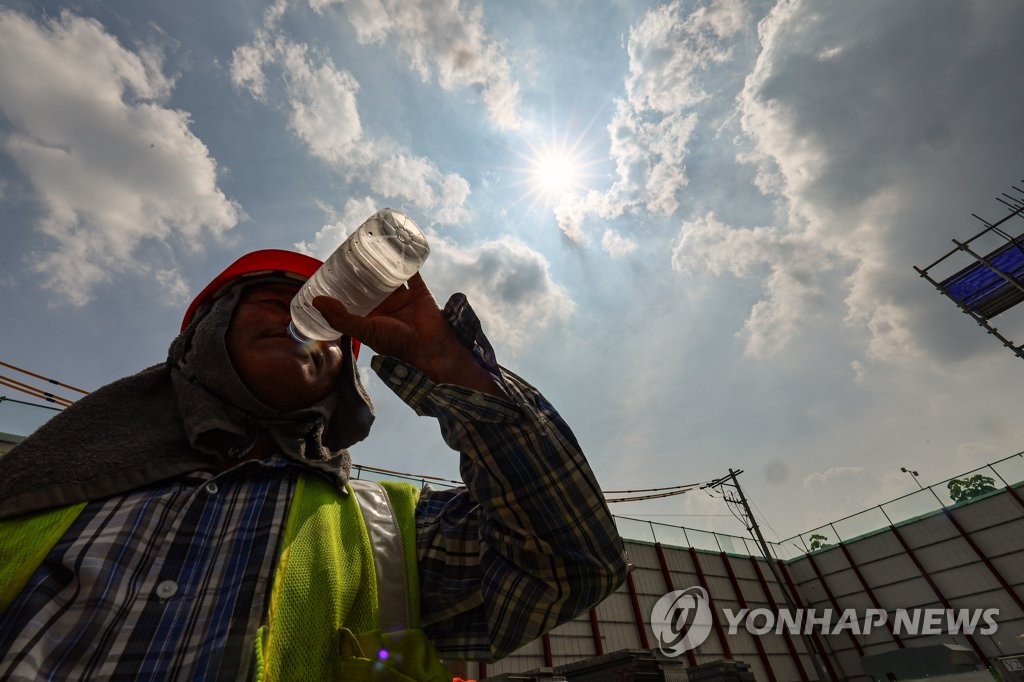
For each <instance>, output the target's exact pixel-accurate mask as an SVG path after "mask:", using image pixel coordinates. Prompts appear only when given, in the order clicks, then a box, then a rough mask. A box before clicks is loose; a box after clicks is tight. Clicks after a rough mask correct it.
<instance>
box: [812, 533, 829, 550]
mask: <svg viewBox="0 0 1024 682" xmlns="http://www.w3.org/2000/svg"><path fill="white" fill-rule="evenodd" d="M808 540H810V541H811V551H812V552H816V551H818V550H819V549H825V548H826V547H831V546H832V545H830V544H828V542H826V540H828V536H827V535H819V534H818V533H815V534H814V535H812V536H811V537H809V538H808Z"/></svg>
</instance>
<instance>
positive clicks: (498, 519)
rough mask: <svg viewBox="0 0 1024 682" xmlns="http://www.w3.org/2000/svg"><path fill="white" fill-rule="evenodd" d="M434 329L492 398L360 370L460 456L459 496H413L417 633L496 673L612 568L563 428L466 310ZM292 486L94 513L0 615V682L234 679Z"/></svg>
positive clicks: (282, 467)
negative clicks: (478, 371)
mask: <svg viewBox="0 0 1024 682" xmlns="http://www.w3.org/2000/svg"><path fill="white" fill-rule="evenodd" d="M445 314H446V316H447V317H448V320H449V322H450V323H451V325H452V328H453V329H454V330H455V331H456V334H457V335H458V336H459V338H460V340H461V341H462V342H463V343H464V344H466V345H467V346H468V347H470V348H473V349H474V352H476V353H477V355H478V357H479V358H480V360H481V362H482V363H483V364H484V365H485V366H486V367H487V368H488V369H489V370H490V371H491V372H492V375H493V376H494V377H495V378H496V379H497V381H498V382H499V384H500V385H501V387H502V388H503V389H504V391H505V393H506V396H507V397H506V398H501V397H495V396H490V395H486V394H483V393H480V392H477V391H472V390H469V389H465V388H461V387H458V386H452V385H443V384H433V383H432V382H431V381H430V380H429V379H427V377H426V376H425V375H424V374H423V373H421V372H420V371H419V370H417V369H416V368H414V367H412V366H410V365H407V364H405V363H402V362H400V361H399V360H396V359H394V358H389V357H382V356H377V357H375V358H374V359H373V362H372V366H373V369H374V371H376V372H377V374H378V376H380V378H381V379H382V380H383V381H384V383H385V384H386V385H388V386H389V387H390V388H391V389H392V390H393V391H395V393H396V394H397V395H398V396H399V397H400V398H402V399H403V400H404V401H405V402H406V403H407V404H409V405H410V406H411V407H412V408H413V409H414V410H415V411H416V412H417V413H418V414H420V415H426V416H432V417H435V418H437V419H438V420H439V422H440V426H441V432H442V436H443V437H444V439H445V442H446V443H448V444H449V445H450V446H451V447H452V448H454V449H456V450H458V451H459V452H460V453H461V472H462V477H463V480H464V481H465V483H466V488H457V489H453V490H432V489H430V488H429V487H428V488H425V489H424V491H423V493H422V495H421V498H420V503H419V505H418V507H417V510H416V539H417V552H418V557H419V569H420V591H421V611H422V621H423V627H424V629H425V630H426V632H427V634H428V635H429V636H430V637H431V639H432V640H433V641H434V643H435V645H436V646H437V649H438V651H439V653H440V654H441V656H442V657H447V658H473V659H480V660H493V659H496V658H500V657H501V656H504V655H505V654H507V653H509V652H511V651H513V650H514V649H516V648H518V647H519V646H521V645H523V644H525V643H526V642H528V641H531V640H532V639H534V638H536V637H538V636H539V635H540V634H542V633H543V632H546V631H548V630H550V629H551V628H552V627H554V626H555V625H557V624H558V623H561V622H564V621H566V620H569V619H571V618H573V617H575V616H576V615H577V614H578V613H580V612H581V611H583V610H585V609H586V608H588V607H590V606H592V605H594V604H596V603H597V602H599V601H601V600H602V599H603V598H604V597H605V596H607V595H608V594H610V593H611V592H612V591H614V590H615V588H617V587H618V585H619V584H620V583H621V582H622V580H623V579H624V577H625V569H626V563H625V560H624V558H623V550H622V542H621V540H620V538H619V536H618V533H617V531H616V529H615V525H614V523H613V521H612V517H611V514H610V513H609V511H608V508H607V506H606V505H605V503H604V499H603V496H602V494H601V492H600V489H599V487H598V484H597V482H596V480H595V479H594V476H593V473H592V472H591V470H590V467H589V465H588V464H587V462H586V460H585V459H584V457H583V454H582V453H581V452H580V449H579V446H578V444H577V442H576V439H575V438H574V437H573V435H572V433H571V431H570V430H569V428H568V426H566V424H565V423H564V422H563V421H562V420H561V418H560V417H559V416H558V413H557V412H555V410H554V408H553V407H552V406H551V405H550V404H549V403H548V402H547V401H546V400H545V399H544V398H543V396H541V395H540V393H538V392H537V391H536V390H535V389H534V388H533V387H531V386H530V385H529V384H527V383H526V382H524V381H523V380H522V379H520V378H518V377H516V376H515V375H514V374H512V373H511V372H508V371H506V370H504V369H502V368H499V367H498V365H497V363H496V361H495V358H494V353H493V351H492V350H491V347H490V345H489V343H488V342H487V340H486V338H484V336H483V334H482V333H481V331H480V324H479V321H478V320H477V318H476V315H475V314H474V313H473V311H472V309H471V308H470V307H469V305H468V303H467V302H466V301H465V298H464V297H462V296H461V295H456V296H454V297H452V299H451V300H450V301H449V302H448V305H447V306H446V307H445ZM300 473H301V467H300V465H297V464H295V463H294V462H291V461H289V460H286V459H284V458H282V457H274V458H271V459H270V460H268V461H264V462H255V461H250V462H245V463H242V464H239V465H238V466H236V467H234V468H232V469H229V470H228V471H224V472H219V473H212V472H195V473H194V474H191V475H189V476H185V477H179V478H177V479H174V480H171V481H164V482H160V483H157V484H154V485H151V486H148V487H146V488H143V489H139V490H136V491H134V492H132V493H129V494H126V495H122V496H118V497H114V498H110V499H105V500H99V501H96V502H93V503H90V504H89V505H88V506H87V507H86V508H85V510H84V511H83V512H82V514H81V515H80V516H79V517H78V519H76V521H75V522H74V524H73V525H72V527H71V528H70V529H69V530H68V532H67V533H65V535H64V537H63V538H62V539H61V540H60V541H59V542H58V543H57V545H55V546H54V548H53V549H52V550H51V551H50V553H49V555H48V556H47V557H46V559H45V560H44V561H43V564H42V565H41V566H40V568H39V569H38V570H37V571H36V573H35V575H34V576H33V577H32V579H31V581H30V583H29V584H28V585H27V587H26V588H25V589H24V590H23V591H22V593H21V594H20V595H19V597H18V598H17V599H16V600H15V601H14V603H13V604H12V605H11V606H10V607H9V608H8V609H7V611H5V612H4V613H3V614H0V679H5V680H6V679H12V680H43V679H46V680H52V679H59V680H68V679H83V680H84V679H110V680H114V679H124V680H146V679H154V680H156V679H160V680H163V679H188V680H198V679H248V678H249V677H250V676H251V674H252V670H251V667H252V662H253V661H252V659H253V651H254V646H255V644H254V634H255V631H256V629H257V628H258V627H259V625H260V624H261V623H262V621H263V618H264V612H265V608H266V599H267V593H268V588H269V584H270V581H271V578H272V576H273V568H274V562H275V560H276V556H277V545H278V540H279V539H280V534H281V530H282V526H283V522H284V519H285V517H286V514H287V509H288V504H289V501H290V500H291V496H292V493H293V491H294V486H295V481H296V479H297V477H298V476H299V474H300Z"/></svg>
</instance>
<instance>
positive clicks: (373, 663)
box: [0, 474, 451, 682]
mask: <svg viewBox="0 0 1024 682" xmlns="http://www.w3.org/2000/svg"><path fill="white" fill-rule="evenodd" d="M349 486H350V493H349V494H348V495H341V494H340V493H339V492H338V490H337V488H336V487H334V486H333V485H331V483H329V482H328V481H327V480H325V479H323V478H322V477H319V476H315V475H311V474H303V475H302V476H300V478H299V481H298V483H297V485H296V489H295V494H294V496H293V498H292V501H291V505H290V508H289V511H288V518H287V520H286V522H285V528H284V532H283V535H282V538H281V544H280V547H281V551H280V556H279V558H278V563H277V566H276V568H275V571H274V576H273V584H272V585H271V591H270V599H269V607H268V609H267V612H266V614H265V615H264V624H263V626H262V627H260V628H259V630H258V631H257V636H256V642H255V656H256V668H255V679H256V680H258V681H260V682H285V681H289V680H345V681H347V682H410V681H415V682H442V681H443V682H449V681H450V680H451V675H450V673H448V671H447V670H446V669H445V668H444V666H443V665H442V664H441V662H440V660H439V659H438V657H437V654H436V652H435V650H434V647H433V645H432V644H431V643H430V641H429V640H428V639H427V637H426V635H425V634H424V633H423V631H422V630H420V629H419V615H420V614H419V603H420V594H419V573H418V569H417V562H416V538H415V533H416V526H415V524H416V518H415V509H416V502H417V500H418V498H419V490H418V489H417V488H416V487H415V486H412V485H409V484H406V483H391V482H385V483H371V482H368V481H352V482H350V484H349ZM84 507H85V504H84V503H82V504H77V505H72V506H69V507H62V508H57V509H51V510H46V511H43V512H33V513H32V514H27V515H24V516H20V517H15V518H11V519H6V520H4V521H0V612H2V611H3V610H5V609H6V608H7V607H8V606H9V605H10V604H11V602H12V601H13V600H14V599H15V598H16V597H17V595H18V593H19V592H20V591H21V590H22V589H23V588H24V586H25V584H27V582H28V581H29V579H30V578H31V577H32V574H33V573H34V572H35V570H36V569H37V568H38V566H39V565H40V564H41V563H42V561H43V559H44V558H45V557H46V555H47V553H49V551H50V550H51V549H52V548H53V546H54V545H55V544H56V543H57V542H58V541H59V540H60V538H61V536H62V535H63V534H64V532H65V531H66V530H67V529H68V527H69V526H70V525H71V524H72V523H73V522H74V520H75V518H77V517H78V515H79V514H80V513H81V511H82V509H83V508H84Z"/></svg>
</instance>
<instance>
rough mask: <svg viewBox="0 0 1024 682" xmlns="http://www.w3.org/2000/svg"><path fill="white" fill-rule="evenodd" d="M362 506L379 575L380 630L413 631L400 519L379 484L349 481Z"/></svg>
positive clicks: (361, 510) (378, 605)
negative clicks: (399, 525)
mask: <svg viewBox="0 0 1024 682" xmlns="http://www.w3.org/2000/svg"><path fill="white" fill-rule="evenodd" d="M349 485H350V486H352V492H353V493H355V496H356V500H357V501H358V503H359V511H360V512H362V515H363V523H364V524H366V531H367V533H368V534H369V535H370V545H371V546H372V547H373V563H374V568H375V569H376V573H377V608H378V623H379V626H378V627H379V628H380V629H381V630H383V631H384V632H392V631H395V630H405V629H408V628H411V627H412V626H413V624H412V617H411V616H410V614H409V576H408V575H407V574H406V563H405V546H404V545H403V543H402V532H401V530H400V529H399V527H398V519H397V518H396V517H395V512H394V510H393V509H392V508H391V501H390V500H389V499H388V495H387V492H385V490H384V488H383V487H381V485H380V484H379V483H374V482H372V481H349Z"/></svg>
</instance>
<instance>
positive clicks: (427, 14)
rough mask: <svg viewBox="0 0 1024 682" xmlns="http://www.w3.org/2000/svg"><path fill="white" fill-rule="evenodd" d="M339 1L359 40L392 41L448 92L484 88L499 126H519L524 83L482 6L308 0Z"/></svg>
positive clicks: (423, 0)
mask: <svg viewBox="0 0 1024 682" xmlns="http://www.w3.org/2000/svg"><path fill="white" fill-rule="evenodd" d="M339 2H341V3H342V4H343V5H344V7H345V10H346V12H347V14H348V19H349V21H350V22H352V26H353V28H355V31H356V39H357V40H358V41H359V42H360V43H363V44H368V43H383V42H385V41H389V40H390V42H391V44H392V45H393V46H394V48H395V50H397V51H398V53H399V54H401V55H402V56H404V57H405V58H407V59H408V60H409V64H410V66H411V67H412V69H413V70H415V71H416V72H417V73H418V74H419V75H420V77H421V78H423V80H428V79H429V78H431V77H432V76H433V75H435V74H436V76H437V81H438V84H439V85H440V86H441V87H442V88H443V89H444V90H446V91H452V90H455V89H457V88H472V89H475V90H479V91H480V97H481V98H482V99H483V102H484V106H485V107H486V108H487V111H488V113H489V115H490V118H491V121H492V122H493V123H494V124H495V125H496V126H498V127H499V128H502V129H515V128H518V127H519V125H520V124H521V119H520V114H519V84H518V83H517V82H516V81H515V79H513V78H512V72H511V67H510V66H509V63H508V59H507V58H506V57H505V55H504V53H503V50H502V46H501V45H500V44H499V43H498V42H497V41H495V40H494V38H492V37H491V36H490V35H488V34H487V31H486V29H485V28H484V17H483V6H482V5H479V4H473V3H462V2H460V0H450V1H449V2H442V3H438V2H432V1H430V0H345V1H344V2H342V0H309V4H310V6H311V7H312V8H313V9H314V10H315V11H317V12H323V11H324V9H325V8H326V7H328V6H330V5H333V4H337V3H339Z"/></svg>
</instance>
